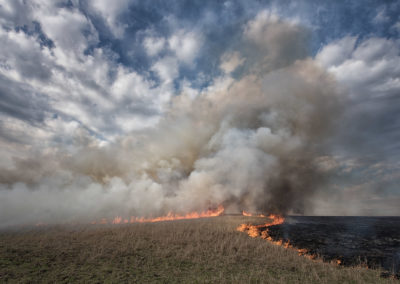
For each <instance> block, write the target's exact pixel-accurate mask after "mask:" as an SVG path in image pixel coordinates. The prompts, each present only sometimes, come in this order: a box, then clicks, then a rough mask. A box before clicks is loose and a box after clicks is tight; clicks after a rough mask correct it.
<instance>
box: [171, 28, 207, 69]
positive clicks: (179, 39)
mask: <svg viewBox="0 0 400 284" xmlns="http://www.w3.org/2000/svg"><path fill="white" fill-rule="evenodd" d="M202 42H203V39H202V35H201V34H199V33H197V32H195V31H184V30H179V31H177V32H175V33H174V34H173V35H172V36H171V37H170V38H169V39H168V44H169V47H170V49H171V50H172V51H173V52H174V53H175V55H176V57H177V58H178V59H179V60H180V61H182V62H184V63H186V64H192V63H193V61H194V59H195V58H196V57H197V56H198V53H199V51H200V48H201V45H202Z"/></svg>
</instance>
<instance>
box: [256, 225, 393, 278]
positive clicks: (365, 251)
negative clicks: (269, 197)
mask: <svg viewBox="0 0 400 284" xmlns="http://www.w3.org/2000/svg"><path fill="white" fill-rule="evenodd" d="M260 230H261V231H262V230H263V229H260ZM268 235H269V236H270V237H271V238H272V239H273V240H274V241H278V240H282V241H283V242H284V243H286V242H290V244H291V245H292V246H294V247H296V248H299V249H306V250H307V251H308V254H310V255H315V256H319V257H321V258H323V259H324V260H325V261H333V260H339V261H340V263H341V264H342V265H345V266H354V265H366V266H368V267H369V268H376V267H382V268H383V269H385V270H387V271H388V272H389V274H394V275H396V276H397V278H399V277H400V218H399V217H289V218H287V219H286V222H285V223H283V224H280V225H275V226H270V227H268ZM384 275H385V273H384Z"/></svg>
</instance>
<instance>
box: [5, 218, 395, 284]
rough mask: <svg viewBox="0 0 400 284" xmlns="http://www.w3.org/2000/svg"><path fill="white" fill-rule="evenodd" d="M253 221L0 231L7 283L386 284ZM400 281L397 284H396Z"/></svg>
mask: <svg viewBox="0 0 400 284" xmlns="http://www.w3.org/2000/svg"><path fill="white" fill-rule="evenodd" d="M252 220H253V221H254V220H257V221H260V220H259V219H255V218H251V217H250V218H249V217H239V216H237V217H235V216H225V217H216V218H209V219H198V220H187V221H175V222H161V223H153V224H134V225H126V226H124V225H121V226H86V227H78V226H74V227H44V228H36V229H34V230H30V231H25V232H21V231H20V232H14V233H11V232H7V233H5V232H2V233H0V282H1V283H3V282H17V283H28V282H29V283H32V282H34V283H35V282H40V283H46V282H51V283H71V282H85V283H87V282H94V283H96V282H105V283H128V282H129V283H134V282H137V283H147V282H161V283H163V282H165V283H171V282H173V283H175V282H181V283H196V282H200V283H203V282H210V283H380V282H382V283H386V282H390V280H385V279H382V278H379V272H378V271H374V270H367V269H362V268H343V267H337V266H335V265H331V264H327V263H321V262H316V261H312V260H309V259H307V258H305V257H301V256H298V255H297V253H296V252H295V251H293V250H287V249H284V248H282V247H278V246H275V245H273V244H270V243H268V242H267V241H265V240H262V239H260V238H258V239H252V238H250V237H248V236H247V235H246V234H245V233H240V232H237V231H236V230H235V228H236V227H237V226H238V225H239V224H240V223H242V222H249V221H252ZM395 282H397V281H395Z"/></svg>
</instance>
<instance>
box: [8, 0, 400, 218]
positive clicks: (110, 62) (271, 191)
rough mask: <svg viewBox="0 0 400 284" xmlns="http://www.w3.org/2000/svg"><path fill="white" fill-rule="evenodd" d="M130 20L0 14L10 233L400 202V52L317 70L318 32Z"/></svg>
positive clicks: (120, 12) (263, 22)
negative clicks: (194, 214) (313, 47)
mask: <svg viewBox="0 0 400 284" xmlns="http://www.w3.org/2000/svg"><path fill="white" fill-rule="evenodd" d="M131 4H132V5H133V6H134V5H136V4H134V3H128V1H121V2H119V1H114V2H113V3H108V2H107V3H106V2H105V1H94V2H87V3H86V2H85V3H84V2H78V1H69V2H64V1H57V2H56V1H44V0H40V1H39V0H36V1H31V2H26V1H1V2H0V6H1V7H0V43H1V44H0V51H1V52H0V54H1V55H0V92H1V97H2V100H1V102H0V110H1V113H0V154H1V156H2V159H1V161H0V169H1V170H0V184H1V185H0V225H1V226H4V225H8V224H23V223H35V222H45V223H47V222H48V223H51V222H68V221H74V222H76V221H82V222H88V221H93V220H96V219H99V218H103V217H105V218H114V217H115V216H117V215H119V216H124V217H129V216H151V215H152V216H155V215H160V214H165V213H167V212H169V211H175V212H178V213H187V212H188V211H192V210H204V209H208V208H213V207H216V206H217V205H219V204H223V205H224V206H225V207H226V208H227V209H228V210H230V211H231V212H238V211H239V210H242V209H245V210H246V209H247V210H250V211H260V212H263V213H266V212H267V213H268V212H275V213H282V214H286V213H293V212H296V213H306V214H312V213H315V212H317V213H320V214H322V213H321V212H325V213H326V212H328V213H329V214H340V210H341V208H340V206H338V205H340V204H345V203H341V202H343V200H348V201H349V203H346V204H349V206H350V200H353V199H352V198H350V197H354V200H355V197H356V196H359V197H360V200H359V201H357V202H356V201H354V202H355V204H357V206H355V207H354V210H353V211H351V212H353V213H354V212H373V211H371V210H370V211H368V210H365V208H363V207H362V201H361V200H366V202H367V203H368V202H369V203H368V204H369V205H371V207H373V208H375V209H376V210H378V209H379V208H380V206H382V204H383V202H384V201H385V200H388V198H389V197H393V198H395V197H396V192H395V186H394V185H395V184H396V181H398V179H399V178H400V177H399V176H398V175H396V172H398V167H397V166H396V163H395V161H396V157H395V155H391V153H392V152H393V149H400V148H399V146H398V143H397V141H399V138H400V137H398V134H397V132H396V131H395V130H396V129H398V123H399V121H398V119H397V115H396V114H397V113H398V111H399V109H398V104H397V103H396V99H397V94H398V93H399V90H398V88H399V84H398V81H399V78H398V77H399V68H398V66H400V65H399V64H398V63H399V62H398V61H399V49H398V41H397V40H395V39H393V38H392V39H390V38H383V37H378V36H369V37H360V38H358V37H356V36H345V37H343V38H340V39H336V40H333V41H330V43H328V44H327V45H325V46H322V47H321V48H320V50H319V51H318V52H317V54H316V55H315V58H313V56H312V53H310V32H311V31H310V29H308V28H306V27H304V26H302V25H300V24H299V22H298V21H294V20H292V19H290V17H289V16H286V17H282V16H278V14H277V13H274V12H271V11H270V10H265V11H261V12H257V13H255V14H254V17H253V16H250V15H253V14H252V13H253V12H254V10H251V9H250V8H248V7H249V6H243V7H247V8H246V9H249V10H246V11H245V13H244V14H243V15H244V16H243V15H242V14H240V15H239V14H238V15H236V14H235V17H234V18H235V19H236V16H238V17H239V18H238V20H237V21H236V22H235V23H234V24H232V22H229V21H232V18H233V15H234V14H231V13H233V11H234V8H235V5H234V4H232V5H233V6H232V7H231V8H232V9H231V8H230V10H229V11H230V12H229V11H228V12H229V13H228V12H224V14H223V17H222V19H221V21H219V20H218V19H217V18H218V17H215V16H213V13H205V15H206V16H207V17H206V20H205V21H206V23H205V24H204V22H202V23H193V22H190V21H189V22H187V21H188V20H187V19H186V18H185V19H180V18H179V17H174V16H169V15H166V14H163V13H161V15H162V17H160V14H157V13H158V12H159V11H158V10H157V9H154V10H153V9H152V10H151V11H152V12H151V13H148V14H146V13H143V14H144V15H147V16H144V18H143V19H141V20H143V21H144V22H145V21H147V20H149V19H150V18H151V21H153V19H159V21H160V22H157V20H154V22H151V23H150V24H144V23H143V22H140V21H139V20H138V21H133V22H130V21H127V20H126V19H125V21H123V19H124V17H125V16H127V14H126V13H128V12H129V11H131V9H130V8H131ZM133 6H132V7H133ZM144 6H146V5H144ZM178 6H179V5H175V6H174V7H175V8H176V9H177V11H181V10H179V9H180V8H181V7H178ZM216 6H218V5H216ZM134 8H135V9H141V8H143V7H142V6H140V5H139V6H134ZM175 8H174V9H175ZM236 8H237V7H236ZM132 9H133V8H132ZM144 10H146V9H144ZM146 11H147V12H148V11H149V10H146ZM174 11H175V10H174ZM249 11H253V12H249ZM257 11H258V10H257ZM388 11H389V10H388ZM388 11H386V12H388ZM175 12H176V11H175ZM181 12H182V11H181ZM186 12H187V11H185V13H186ZM176 13H177V14H179V13H180V12H176ZM125 14H126V15H125ZM195 14H196V13H195ZM198 14H199V15H200V16H201V17H202V16H203V14H201V13H200V12H199V13H198ZM185 15H186V14H185ZM199 15H198V17H200V16H199ZM191 16H192V15H191ZM146 17H149V18H146ZM249 17H250V18H249ZM244 19H246V20H244ZM180 21H181V22H180ZM210 23H212V25H211V24H210ZM202 24H204V25H202ZM228 24H229V26H228V28H227V29H228V30H229V31H230V32H234V33H233V35H232V36H230V37H229V36H227V34H225V35H224V36H221V34H222V33H221V31H222V30H224V28H226V27H227V26H226V25H228ZM127 25H129V28H127ZM157 25H158V26H157ZM217 25H218V28H216V30H215V31H214V30H210V27H211V26H213V27H217ZM224 25H225V26H224ZM161 26H162V27H161ZM182 27H185V28H184V29H183V28H182ZM312 28H315V27H312ZM104 29H105V30H104ZM149 31H151V32H149ZM155 31H157V32H155ZM224 31H225V30H224ZM314 31H315V30H314ZM110 32H111V34H110ZM126 50H128V51H126ZM146 55H147V56H146ZM214 59H215V60H214ZM205 65H207V66H206V67H207V68H203V67H204V66H205ZM202 68H203V69H202ZM232 73H233V74H232ZM348 94H350V95H348ZM340 124H342V125H345V127H341V128H338V127H337V126H338V125H340ZM352 145H356V147H352ZM396 147H397V148H396ZM331 152H332V153H331ZM395 152H396V151H395ZM349 153H351V154H349ZM396 153H397V152H396ZM387 156H390V158H388V159H386V158H385V157H387ZM360 176H364V177H370V179H374V180H375V182H372V181H371V180H364V179H363V180H360ZM327 181H329V183H328V184H326V182H327ZM335 185H336V186H335ZM364 188H365V189H366V190H365V191H363V189H364ZM382 188H387V189H388V190H382V191H379V190H377V189H382ZM346 196H349V198H348V199H346ZM374 200H375V201H376V203H375V205H372V204H373V202H374ZM328 203H329V204H328ZM335 203H337V204H335ZM313 209H315V210H316V211H313ZM335 210H336V211H335ZM395 211H396V210H394V209H393V208H392V209H390V210H388V211H387V212H395ZM374 212H375V211H374ZM376 212H377V211H376ZM328 213H326V214H328Z"/></svg>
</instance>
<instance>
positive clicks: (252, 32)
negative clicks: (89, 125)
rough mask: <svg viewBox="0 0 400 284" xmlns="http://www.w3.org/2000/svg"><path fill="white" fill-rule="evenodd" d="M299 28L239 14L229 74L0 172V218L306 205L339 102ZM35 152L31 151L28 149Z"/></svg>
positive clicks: (304, 208)
mask: <svg viewBox="0 0 400 284" xmlns="http://www.w3.org/2000/svg"><path fill="white" fill-rule="evenodd" d="M308 38H309V34H308V32H307V30H305V29H304V28H302V27H300V26H298V25H296V24H293V23H290V22H285V21H283V20H280V19H278V18H277V17H276V16H274V15H271V14H268V13H264V14H260V15H259V16H258V17H257V18H256V19H254V20H253V21H250V22H249V23H247V24H246V26H245V28H244V29H243V36H242V41H243V42H242V47H241V49H240V50H236V51H229V52H227V53H226V55H225V56H224V57H223V58H222V60H223V61H224V62H223V63H222V65H221V66H222V69H224V70H226V72H230V71H232V70H236V72H234V74H235V76H233V75H230V74H231V73H226V74H225V75H223V76H220V77H218V78H217V79H216V80H215V83H214V85H213V86H211V87H209V88H207V89H205V90H203V91H202V92H201V93H200V94H199V95H197V96H195V97H194V98H193V96H190V95H189V94H186V93H185V92H182V93H180V94H178V95H176V96H175V97H174V98H173V99H172V100H171V102H170V104H169V107H168V109H167V111H165V113H164V115H163V117H162V118H161V120H160V121H159V123H158V124H157V125H156V127H153V128H150V129H146V130H140V131H135V132H133V133H131V134H128V135H125V136H122V137H120V138H119V139H117V141H115V142H113V143H109V144H106V145H104V144H102V143H99V142H98V141H97V140H95V139H93V138H91V137H90V136H89V135H88V134H87V133H85V132H82V133H81V134H80V136H77V137H75V138H74V139H75V140H74V141H75V142H74V143H78V144H79V149H78V150H77V151H74V152H73V153H71V152H68V151H67V150H66V149H60V148H56V149H48V150H47V151H45V152H40V153H38V154H32V155H31V157H30V158H28V159H25V160H16V161H15V163H14V168H12V169H3V170H2V171H1V173H0V183H1V184H2V185H1V191H0V224H1V225H8V224H23V223H30V222H44V223H49V222H69V221H84V222H86V221H92V220H96V219H99V218H103V217H105V218H112V217H115V216H127V217H129V216H158V215H161V214H165V213H167V212H169V211H174V212H177V213H186V212H190V211H196V210H198V211H201V210H205V209H208V208H215V207H217V206H218V205H219V204H222V205H224V207H225V208H226V209H227V210H228V211H230V212H235V211H237V212H238V211H239V210H243V209H244V210H248V211H252V212H255V211H258V212H265V213H280V214H287V213H291V212H298V213H304V212H305V213H311V210H312V207H311V204H310V203H309V200H310V199H311V198H312V196H313V193H314V192H315V191H316V190H317V189H318V188H320V187H321V185H323V182H324V177H323V174H322V173H321V172H320V170H319V167H318V164H317V163H316V161H317V160H318V158H319V157H320V156H321V155H324V153H326V150H327V149H326V143H325V142H326V138H328V137H330V135H332V133H333V125H332V122H333V121H334V120H335V118H336V117H337V115H338V113H339V109H340V108H339V105H338V102H337V95H336V90H335V84H334V81H333V80H332V78H331V77H330V76H329V75H327V74H326V73H325V72H324V71H323V70H322V69H320V68H319V67H318V66H317V64H316V63H315V62H314V60H313V59H312V58H310V57H308V54H307V50H308V48H307V47H308ZM32 153H34V151H32Z"/></svg>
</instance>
